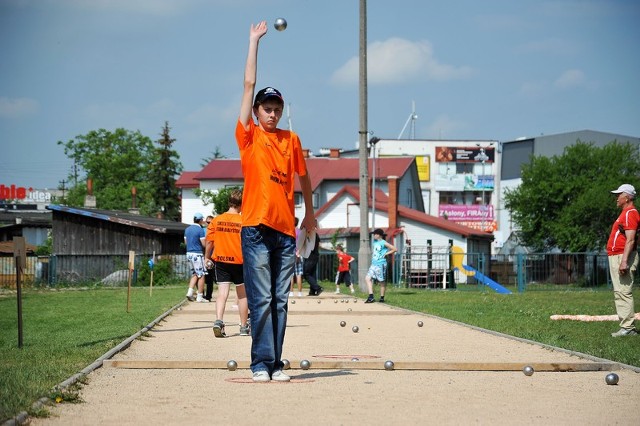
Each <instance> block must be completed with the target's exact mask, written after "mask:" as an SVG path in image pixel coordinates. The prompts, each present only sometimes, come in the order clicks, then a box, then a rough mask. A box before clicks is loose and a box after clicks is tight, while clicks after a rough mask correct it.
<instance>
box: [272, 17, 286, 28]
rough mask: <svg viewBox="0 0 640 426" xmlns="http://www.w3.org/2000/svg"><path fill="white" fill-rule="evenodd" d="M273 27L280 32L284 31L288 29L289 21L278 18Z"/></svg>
mask: <svg viewBox="0 0 640 426" xmlns="http://www.w3.org/2000/svg"><path fill="white" fill-rule="evenodd" d="M273 27H274V28H275V29H276V30H278V31H284V30H286V29H287V20H286V19H284V18H277V19H276V21H275V22H274V23H273Z"/></svg>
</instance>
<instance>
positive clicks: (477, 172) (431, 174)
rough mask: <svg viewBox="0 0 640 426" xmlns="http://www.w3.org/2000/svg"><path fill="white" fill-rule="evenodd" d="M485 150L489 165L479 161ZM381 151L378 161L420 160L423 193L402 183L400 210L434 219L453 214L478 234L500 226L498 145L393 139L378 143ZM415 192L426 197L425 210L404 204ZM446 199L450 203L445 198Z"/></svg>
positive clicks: (457, 219)
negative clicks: (395, 158)
mask: <svg viewBox="0 0 640 426" xmlns="http://www.w3.org/2000/svg"><path fill="white" fill-rule="evenodd" d="M443 148H449V150H450V152H451V158H450V161H446V160H445V158H446V157H445V156H444V155H443V154H442V152H444V151H445V150H444V149H443ZM481 148H482V149H484V150H485V152H486V153H487V154H488V156H489V157H490V158H489V159H488V160H486V161H485V162H484V163H482V162H481V161H477V160H475V157H476V156H477V155H478V154H479V152H480V149H481ZM376 149H377V154H376V155H377V156H379V157H387V156H396V155H405V156H406V155H411V156H416V165H417V169H418V173H417V174H418V176H417V179H418V180H419V187H417V188H409V187H407V186H405V185H406V183H407V182H402V181H400V187H399V194H398V195H399V203H400V204H401V205H406V206H408V207H411V208H414V209H416V210H420V211H424V212H425V213H427V214H430V215H432V216H440V217H442V216H443V214H444V213H446V212H449V213H452V212H453V213H454V215H451V217H449V220H452V221H455V222H458V223H460V224H462V225H465V226H468V227H471V228H473V229H477V230H480V229H483V228H484V229H494V228H496V227H498V226H499V223H498V222H497V220H496V216H495V212H496V205H497V203H498V197H497V191H498V190H499V182H498V179H496V175H497V171H498V170H500V162H501V156H500V150H499V144H498V142H497V141H492V140H416V139H400V140H396V139H390V140H381V141H379V142H378V143H377V145H376ZM410 189H411V191H413V192H420V193H419V194H416V195H417V196H418V197H421V205H420V206H417V205H414V206H410V205H408V204H405V203H406V200H407V198H406V192H407V191H408V190H410ZM445 193H446V194H447V197H444V198H443V197H441V196H442V194H445ZM443 199H444V201H443ZM483 199H484V201H483ZM403 201H404V202H403Z"/></svg>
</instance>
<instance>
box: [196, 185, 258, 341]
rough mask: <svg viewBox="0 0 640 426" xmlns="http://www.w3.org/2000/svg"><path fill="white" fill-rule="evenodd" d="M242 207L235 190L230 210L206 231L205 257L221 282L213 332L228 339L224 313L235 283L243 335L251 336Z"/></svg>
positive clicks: (230, 195)
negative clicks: (245, 285)
mask: <svg viewBox="0 0 640 426" xmlns="http://www.w3.org/2000/svg"><path fill="white" fill-rule="evenodd" d="M241 207H242V191H241V190H239V189H234V190H233V191H231V193H230V194H229V210H227V211H226V212H225V213H222V214H221V215H219V216H218V217H216V218H215V219H213V220H212V221H211V224H209V227H208V229H207V237H206V238H207V246H206V252H205V257H206V258H207V259H211V260H213V263H214V271H215V276H216V278H215V280H216V282H217V283H218V295H217V297H216V321H215V322H214V323H213V333H214V335H215V336H216V337H226V336H227V335H226V333H225V329H224V328H225V327H224V311H225V308H226V306H227V299H228V298H229V290H230V288H231V284H235V286H236V293H237V295H238V311H239V313H240V335H241V336H249V333H250V331H249V324H248V322H247V319H248V317H249V308H248V305H247V293H246V292H245V289H244V277H243V272H242V246H241V242H240V230H241V229H242V216H241V215H240V210H241Z"/></svg>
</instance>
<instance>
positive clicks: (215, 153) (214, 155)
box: [200, 145, 227, 167]
mask: <svg viewBox="0 0 640 426" xmlns="http://www.w3.org/2000/svg"><path fill="white" fill-rule="evenodd" d="M217 158H227V156H226V155H224V154H223V153H222V150H220V147H219V146H217V145H216V149H215V151H212V152H211V156H209V157H205V158H203V159H202V161H201V162H200V167H205V166H206V165H207V164H209V163H210V162H211V160H215V159H217Z"/></svg>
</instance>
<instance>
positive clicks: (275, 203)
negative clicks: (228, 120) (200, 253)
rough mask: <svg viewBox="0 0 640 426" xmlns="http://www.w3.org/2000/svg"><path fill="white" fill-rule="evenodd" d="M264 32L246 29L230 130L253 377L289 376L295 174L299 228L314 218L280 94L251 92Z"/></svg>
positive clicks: (261, 26) (262, 26)
mask: <svg viewBox="0 0 640 426" xmlns="http://www.w3.org/2000/svg"><path fill="white" fill-rule="evenodd" d="M266 33H267V23H266V22H265V21H262V22H260V23H258V24H257V25H255V26H254V25H251V28H250V30H249V49H248V53H247V62H246V64H245V70H244V90H243V93H242V102H241V105H240V114H239V116H238V123H237V125H236V134H235V136H236V142H237V143H238V148H239V150H240V160H241V164H242V174H243V176H244V193H243V199H242V230H241V239H242V257H243V259H244V264H243V273H244V280H245V281H244V283H245V290H246V292H247V301H248V304H249V311H250V312H251V372H252V374H253V381H255V382H268V381H271V380H275V381H280V382H287V381H289V380H290V377H289V376H288V375H287V374H285V373H284V372H283V371H282V370H283V368H284V363H283V362H282V347H283V344H284V335H285V330H286V326H287V308H288V305H287V303H288V301H289V299H288V295H289V285H290V283H291V276H292V275H293V267H294V262H295V256H296V240H295V238H296V232H295V225H294V217H295V216H294V204H293V198H294V197H293V196H294V179H295V175H298V180H299V182H300V188H301V190H302V198H303V199H304V210H305V213H304V218H303V219H302V222H301V224H300V228H303V229H306V230H307V231H311V230H314V229H315V226H316V219H315V214H314V211H313V200H312V191H311V179H310V178H309V174H308V173H307V165H306V162H305V159H304V155H303V153H302V144H301V142H300V138H299V137H298V135H297V134H295V133H294V132H292V131H290V130H282V129H278V128H277V126H278V122H279V121H280V118H282V112H283V108H284V100H283V98H282V94H281V93H280V92H279V91H278V90H276V89H274V88H273V87H266V88H264V89H262V90H260V91H259V92H258V93H257V94H256V95H255V98H254V96H253V94H254V90H255V86H256V79H257V63H258V43H259V41H260V39H261V38H262V36H264V35H265V34H266ZM252 115H255V117H256V119H257V121H258V122H257V123H255V122H254V120H253V116H252Z"/></svg>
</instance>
